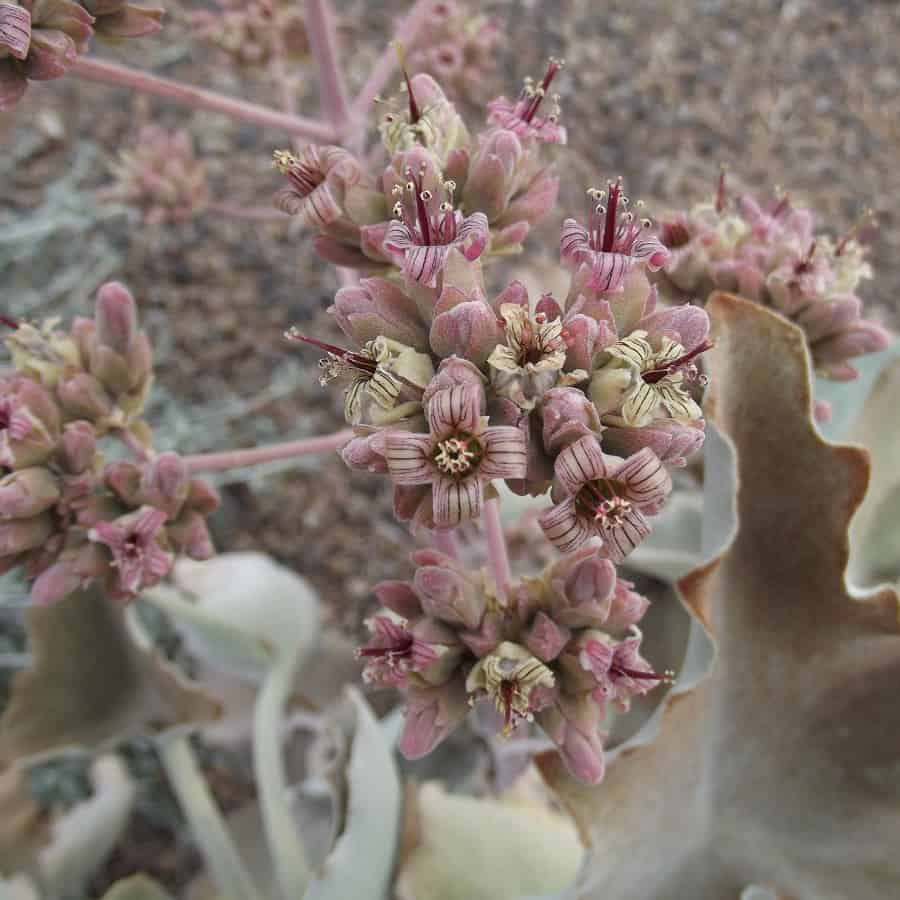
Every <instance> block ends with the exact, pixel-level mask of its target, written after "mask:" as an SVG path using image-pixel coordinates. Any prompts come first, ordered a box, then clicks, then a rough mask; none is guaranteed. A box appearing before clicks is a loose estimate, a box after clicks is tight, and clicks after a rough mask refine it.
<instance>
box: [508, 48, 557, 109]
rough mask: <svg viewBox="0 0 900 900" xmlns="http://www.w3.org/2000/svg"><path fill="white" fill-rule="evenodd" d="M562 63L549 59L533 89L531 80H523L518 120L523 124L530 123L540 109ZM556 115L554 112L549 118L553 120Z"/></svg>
mask: <svg viewBox="0 0 900 900" xmlns="http://www.w3.org/2000/svg"><path fill="white" fill-rule="evenodd" d="M563 65H564V63H563V61H562V60H561V59H555V58H554V57H552V56H551V57H550V59H549V61H548V63H547V71H546V72H545V73H544V77H543V78H542V79H541V83H540V84H539V85H538V86H537V87H535V86H534V81H533V79H531V78H526V79H525V85H524V87H523V88H522V96H521V98H520V101H519V103H520V109H521V111H520V112H519V118H520V119H521V120H522V121H523V122H531V121H532V119H534V117H535V115H536V114H537V111H538V110H539V109H540V107H541V103H542V101H543V99H544V97H546V96H547V89H548V88H549V87H550V83H551V82H552V81H553V79H554V78H555V77H556V73H557V72H558V71H559V70H560V69H561V68H562V67H563ZM557 115H558V112H556V111H554V112H553V113H552V114H551V116H550V118H551V119H555V118H556V117H557Z"/></svg>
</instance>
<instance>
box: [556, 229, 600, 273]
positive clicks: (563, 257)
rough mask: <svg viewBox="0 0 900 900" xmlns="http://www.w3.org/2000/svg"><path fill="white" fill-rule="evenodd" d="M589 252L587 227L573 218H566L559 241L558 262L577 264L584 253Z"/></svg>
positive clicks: (589, 242)
mask: <svg viewBox="0 0 900 900" xmlns="http://www.w3.org/2000/svg"><path fill="white" fill-rule="evenodd" d="M590 252H592V251H591V240H590V235H589V234H588V230H587V228H585V227H584V225H582V224H581V223H580V222H577V221H576V220H575V219H566V221H565V222H563V228H562V237H561V238H560V241H559V258H560V262H563V263H565V262H571V263H573V264H578V263H579V262H581V258H582V256H583V255H584V253H590Z"/></svg>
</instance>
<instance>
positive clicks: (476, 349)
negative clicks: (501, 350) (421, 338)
mask: <svg viewBox="0 0 900 900" xmlns="http://www.w3.org/2000/svg"><path fill="white" fill-rule="evenodd" d="M445 293H446V292H445ZM444 300H445V295H444V294H442V295H441V301H439V302H438V305H437V306H436V307H435V317H434V321H433V322H432V325H431V333H430V335H429V339H430V341H431V349H432V350H433V351H434V352H435V354H436V355H437V356H440V357H442V358H447V357H449V356H453V355H456V356H460V357H462V358H463V359H467V360H471V362H472V363H474V364H475V365H476V366H484V364H485V363H486V362H487V358H488V357H489V356H490V355H491V351H492V350H493V349H494V348H495V347H496V346H497V344H500V343H502V342H503V329H502V328H501V327H500V325H499V323H498V322H497V316H496V315H495V314H494V312H493V311H492V310H491V308H490V306H488V304H487V303H486V302H485V301H484V300H481V299H471V300H466V301H464V302H462V303H456V304H453V305H449V304H445V303H443V302H442V301H444Z"/></svg>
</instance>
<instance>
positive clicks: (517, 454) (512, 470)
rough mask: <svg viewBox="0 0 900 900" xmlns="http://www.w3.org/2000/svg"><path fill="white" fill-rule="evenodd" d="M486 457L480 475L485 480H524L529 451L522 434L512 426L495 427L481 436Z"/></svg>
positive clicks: (480, 468) (488, 429)
mask: <svg viewBox="0 0 900 900" xmlns="http://www.w3.org/2000/svg"><path fill="white" fill-rule="evenodd" d="M481 440H482V443H483V445H484V457H483V458H482V460H481V466H480V467H479V474H480V475H481V476H482V477H483V478H485V479H493V478H524V477H525V475H526V472H527V469H528V451H527V448H526V446H525V437H524V435H523V434H522V432H521V431H520V430H519V429H518V428H515V427H514V426H511V425H495V426H493V427H491V428H486V429H485V430H484V432H483V433H482V434H481Z"/></svg>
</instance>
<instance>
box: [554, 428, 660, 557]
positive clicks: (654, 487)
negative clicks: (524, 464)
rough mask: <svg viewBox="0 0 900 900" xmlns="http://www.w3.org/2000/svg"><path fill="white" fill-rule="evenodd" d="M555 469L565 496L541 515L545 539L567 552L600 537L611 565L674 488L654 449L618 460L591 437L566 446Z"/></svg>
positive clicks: (627, 549) (630, 547)
mask: <svg viewBox="0 0 900 900" xmlns="http://www.w3.org/2000/svg"><path fill="white" fill-rule="evenodd" d="M554 471H555V474H556V478H557V481H558V482H559V488H560V489H561V493H562V494H563V496H564V499H563V500H562V501H561V502H559V503H558V504H557V505H556V506H554V507H552V508H551V509H548V510H547V511H546V512H544V513H543V514H542V515H541V517H540V519H539V522H540V525H541V528H543V529H544V533H545V534H546V535H547V538H548V539H549V540H550V541H551V542H552V543H553V544H554V546H555V547H557V549H559V550H560V551H561V552H562V553H568V552H570V551H572V550H575V549H577V548H578V547H580V546H581V545H582V544H584V543H585V541H587V540H588V539H589V538H591V537H599V538H601V539H602V541H603V547H604V551H605V553H606V555H607V556H608V557H609V558H610V559H611V560H612V561H613V562H615V563H621V562H622V561H623V560H624V559H625V558H626V557H627V556H628V554H629V553H630V552H631V551H632V550H633V549H634V548H635V547H636V546H637V545H638V544H639V543H640V542H641V541H642V540H643V539H644V538H645V537H646V536H647V535H648V534H649V533H650V525H649V523H648V522H647V519H646V516H647V515H654V514H655V513H657V512H658V511H659V509H660V508H661V506H662V505H663V503H664V502H665V500H666V498H667V497H668V496H669V493H670V492H671V490H672V479H671V478H670V476H669V473H668V472H667V471H666V469H665V468H664V466H663V464H662V463H661V462H660V460H659V458H658V457H657V456H656V454H655V453H654V452H653V451H652V450H650V449H649V448H644V449H643V450H640V451H638V452H637V453H635V454H633V455H632V456H629V457H628V458H627V459H620V458H619V457H615V456H608V455H607V454H605V453H603V451H602V450H601V449H600V443H599V441H598V440H597V439H596V438H595V437H593V436H592V435H587V436H585V437H583V438H579V440H577V441H575V442H574V443H573V444H570V445H569V446H568V447H566V449H565V450H563V451H562V452H561V453H560V454H559V456H558V457H557V458H556V465H555V469H554Z"/></svg>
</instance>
